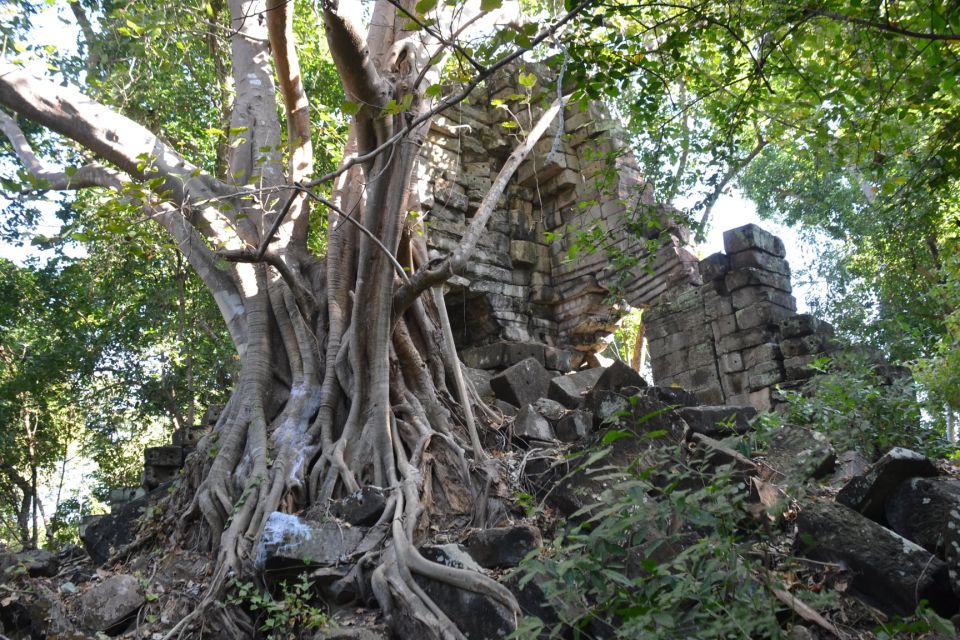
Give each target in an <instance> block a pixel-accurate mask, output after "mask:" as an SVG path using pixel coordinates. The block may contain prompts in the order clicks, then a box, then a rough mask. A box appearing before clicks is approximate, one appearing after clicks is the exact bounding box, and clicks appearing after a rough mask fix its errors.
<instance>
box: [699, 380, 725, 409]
mask: <svg viewBox="0 0 960 640" xmlns="http://www.w3.org/2000/svg"><path fill="white" fill-rule="evenodd" d="M695 393H696V395H697V399H698V400H700V402H702V403H703V404H708V405H719V404H724V401H725V397H724V394H723V388H722V387H721V386H720V384H719V383H713V384H708V385H707V386H705V387H702V388H700V389H697V390H696V392H695Z"/></svg>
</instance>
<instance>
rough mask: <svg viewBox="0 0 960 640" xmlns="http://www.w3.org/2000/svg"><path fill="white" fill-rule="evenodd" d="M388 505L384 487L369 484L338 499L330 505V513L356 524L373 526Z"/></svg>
mask: <svg viewBox="0 0 960 640" xmlns="http://www.w3.org/2000/svg"><path fill="white" fill-rule="evenodd" d="M386 506H387V496H386V494H385V492H384V490H383V489H381V488H380V487H374V486H372V485H367V486H365V487H363V488H361V489H360V490H359V491H357V492H355V493H353V494H351V495H349V496H347V497H346V498H343V499H342V500H336V501H335V502H333V503H332V504H331V505H330V513H331V514H332V515H333V516H334V517H335V518H340V519H341V520H343V521H345V522H349V523H350V524H351V525H354V526H363V527H371V526H373V525H375V524H376V523H377V520H379V519H380V516H381V514H383V510H384V508H385V507H386Z"/></svg>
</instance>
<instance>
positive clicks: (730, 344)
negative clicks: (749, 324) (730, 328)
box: [717, 327, 774, 353]
mask: <svg viewBox="0 0 960 640" xmlns="http://www.w3.org/2000/svg"><path fill="white" fill-rule="evenodd" d="M773 335H774V334H773V332H771V331H770V330H769V329H767V328H766V327H756V328H754V329H747V330H746V331H737V332H736V333H732V334H730V335H729V336H724V337H723V338H721V339H720V341H719V342H717V352H718V353H730V352H732V351H743V350H744V349H749V348H750V347H755V346H757V345H758V344H763V343H765V342H770V341H771V340H772V339H773Z"/></svg>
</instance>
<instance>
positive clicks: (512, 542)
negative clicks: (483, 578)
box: [467, 525, 543, 569]
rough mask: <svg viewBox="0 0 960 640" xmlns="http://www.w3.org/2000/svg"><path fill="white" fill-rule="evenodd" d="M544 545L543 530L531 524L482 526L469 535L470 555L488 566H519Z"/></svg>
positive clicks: (488, 567) (479, 562)
mask: <svg viewBox="0 0 960 640" xmlns="http://www.w3.org/2000/svg"><path fill="white" fill-rule="evenodd" d="M542 545H543V539H542V538H541V536H540V530H539V529H537V528H536V527H533V526H530V525H516V526H513V527H498V528H495V529H481V530H479V531H475V532H474V533H472V534H471V535H470V537H469V538H467V552H468V553H469V554H470V557H471V558H473V559H474V560H475V561H476V563H477V564H479V565H480V566H481V567H485V568H487V569H504V568H507V567H515V566H517V565H518V564H520V561H521V560H523V559H524V558H525V557H526V556H527V554H529V553H530V552H532V551H536V550H537V549H539V548H540V547H541V546H542Z"/></svg>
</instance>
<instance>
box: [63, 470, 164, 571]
mask: <svg viewBox="0 0 960 640" xmlns="http://www.w3.org/2000/svg"><path fill="white" fill-rule="evenodd" d="M169 486H170V485H168V484H161V485H159V486H157V487H156V488H155V489H153V490H152V491H151V492H150V493H148V494H146V495H144V496H141V497H139V498H137V499H136V500H131V501H130V502H128V503H127V504H125V505H123V506H122V507H121V508H120V509H118V510H117V511H116V512H115V513H110V514H109V515H103V516H97V517H96V518H95V519H91V520H89V521H88V523H87V524H86V526H85V527H84V529H83V535H82V536H81V539H82V540H83V547H84V549H86V550H87V554H88V555H89V556H90V559H91V560H93V562H94V564H98V565H99V564H103V563H104V562H106V561H107V560H108V559H109V558H110V556H111V555H113V554H114V553H115V552H116V551H118V550H119V549H121V548H123V547H124V546H126V545H128V544H130V543H131V542H133V540H134V537H135V535H134V534H135V531H136V527H137V520H138V519H139V518H140V517H141V516H142V515H144V514H145V513H146V512H147V510H148V509H150V508H151V506H152V505H153V504H154V503H156V502H157V501H158V500H160V499H161V498H164V497H166V496H167V495H168V492H167V489H168V488H169Z"/></svg>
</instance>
